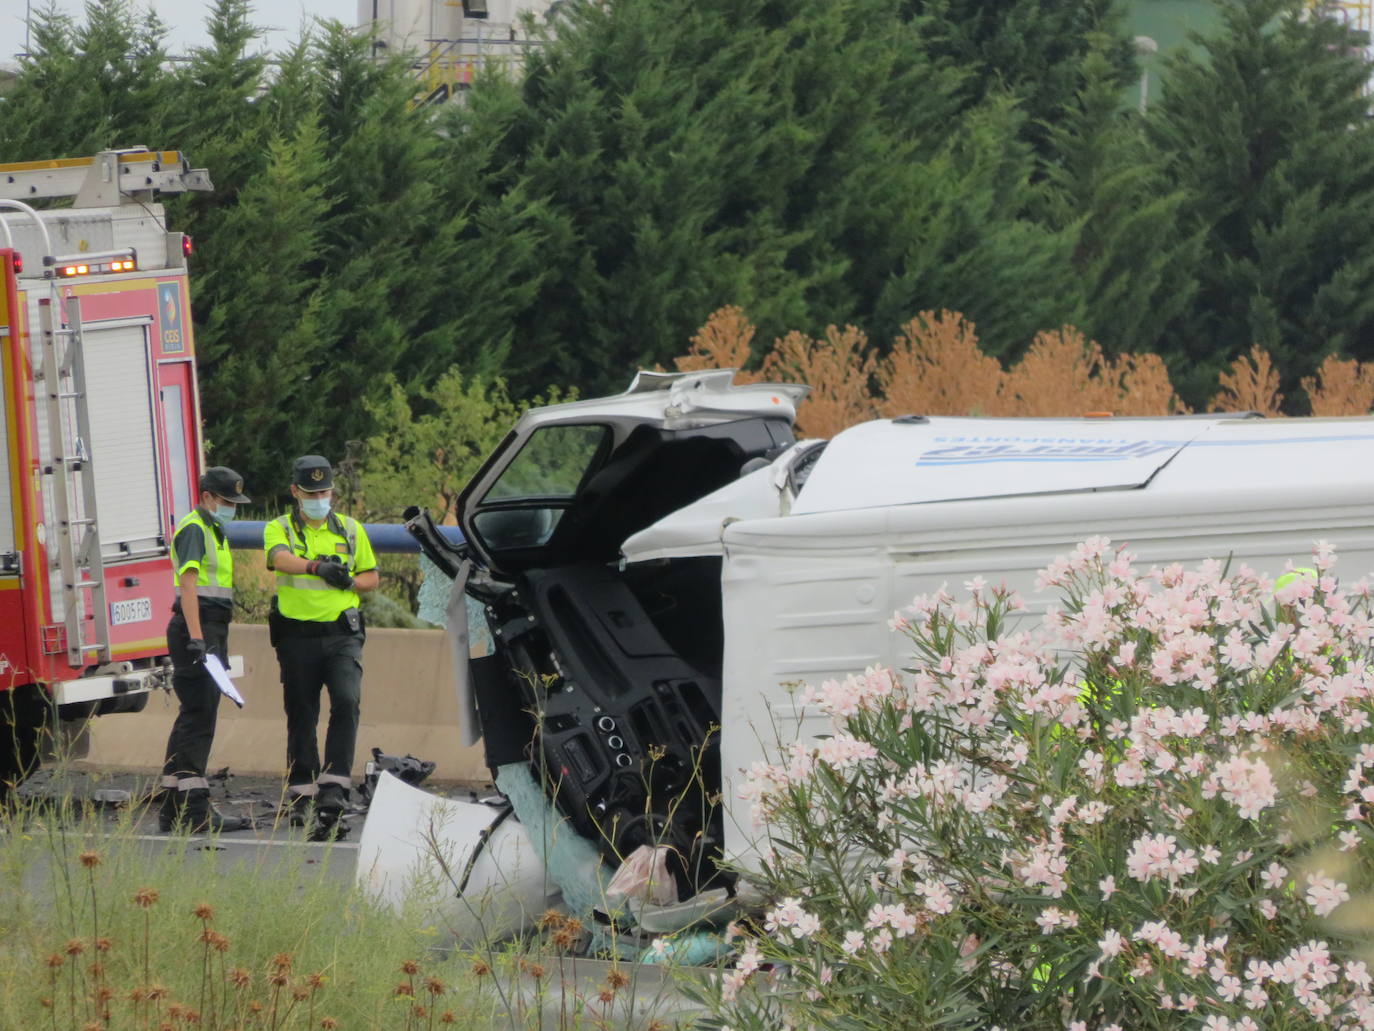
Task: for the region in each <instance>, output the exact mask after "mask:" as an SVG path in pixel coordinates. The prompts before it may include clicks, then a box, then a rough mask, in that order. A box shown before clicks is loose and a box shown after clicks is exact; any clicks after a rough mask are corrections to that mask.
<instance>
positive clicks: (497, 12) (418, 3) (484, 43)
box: [358, 0, 559, 101]
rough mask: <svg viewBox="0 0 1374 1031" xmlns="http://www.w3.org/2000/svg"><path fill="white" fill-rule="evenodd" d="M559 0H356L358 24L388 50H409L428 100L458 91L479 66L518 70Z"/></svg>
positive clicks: (393, 51) (384, 50) (380, 46)
mask: <svg viewBox="0 0 1374 1031" xmlns="http://www.w3.org/2000/svg"><path fill="white" fill-rule="evenodd" d="M558 2H559V0H358V27H359V28H360V29H362V30H365V31H370V32H372V33H373V34H374V40H375V41H374V44H373V45H374V46H375V47H376V48H377V50H378V51H379V52H385V53H388V54H402V53H408V54H411V55H412V56H413V58H414V67H415V73H416V77H417V78H418V79H419V80H420V82H421V83H422V84H423V93H424V95H425V97H426V98H427V99H429V100H433V101H440V100H445V99H448V98H450V97H453V96H457V95H459V94H461V92H462V90H464V89H465V88H466V87H468V86H469V85H471V83H472V80H473V78H474V77H475V76H476V75H477V71H478V69H479V68H481V67H484V66H488V67H489V66H491V65H497V66H500V67H505V68H507V69H510V70H511V71H517V70H518V69H519V67H520V66H521V64H522V63H523V62H524V55H525V51H526V49H527V48H528V47H530V46H537V45H538V42H539V36H538V33H537V32H536V33H534V34H533V35H532V34H531V32H530V31H529V21H530V19H533V21H534V23H535V24H536V25H539V24H542V23H544V22H545V21H546V20H547V18H548V16H549V13H550V11H551V10H552V9H553V8H554V7H555V5H556V4H557V3H558Z"/></svg>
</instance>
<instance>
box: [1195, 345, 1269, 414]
mask: <svg viewBox="0 0 1374 1031" xmlns="http://www.w3.org/2000/svg"><path fill="white" fill-rule="evenodd" d="M1218 379H1219V382H1220V383H1221V390H1219V391H1218V392H1217V394H1216V396H1215V397H1213V398H1212V403H1211V409H1212V411H1214V412H1259V413H1260V414H1261V415H1269V416H1273V415H1278V414H1279V405H1280V404H1281V403H1282V402H1283V395H1282V394H1280V393H1279V373H1278V370H1277V369H1275V368H1274V363H1273V361H1272V360H1271V359H1270V357H1269V352H1268V351H1266V350H1265V349H1264V348H1262V347H1260V345H1259V344H1256V345H1255V346H1254V347H1252V348H1250V353H1249V354H1248V355H1242V356H1241V357H1239V358H1237V359H1236V360H1235V361H1233V362H1232V363H1231V371H1230V372H1223V373H1222V374H1221V376H1220V377H1218Z"/></svg>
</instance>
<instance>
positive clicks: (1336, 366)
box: [1302, 354, 1374, 415]
mask: <svg viewBox="0 0 1374 1031" xmlns="http://www.w3.org/2000/svg"><path fill="white" fill-rule="evenodd" d="M1302 389H1303V390H1305V391H1306V392H1307V397H1308V400H1309V401H1311V403H1312V414H1313V415H1368V414H1369V412H1370V409H1372V408H1374V363H1364V362H1360V361H1357V360H1356V359H1354V358H1348V359H1345V360H1342V359H1340V358H1337V357H1336V356H1335V355H1334V354H1329V355H1327V356H1326V359H1325V360H1324V361H1323V362H1322V364H1321V368H1319V369H1318V370H1317V374H1316V375H1315V376H1304V377H1303V378H1302Z"/></svg>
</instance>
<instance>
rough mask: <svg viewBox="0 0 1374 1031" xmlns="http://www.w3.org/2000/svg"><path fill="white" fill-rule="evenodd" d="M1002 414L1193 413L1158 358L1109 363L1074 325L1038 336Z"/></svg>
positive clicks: (1006, 383) (1007, 382) (1013, 372)
mask: <svg viewBox="0 0 1374 1031" xmlns="http://www.w3.org/2000/svg"><path fill="white" fill-rule="evenodd" d="M998 400H999V403H998V405H997V414H999V415H1020V416H1038V417H1047V416H1078V415H1083V414H1085V413H1087V412H1110V413H1111V414H1113V415H1169V414H1171V413H1179V412H1185V411H1187V408H1186V407H1185V406H1184V404H1183V403H1182V402H1181V401H1180V400H1179V399H1178V397H1177V395H1175V393H1174V388H1173V385H1172V384H1171V383H1170V382H1169V374H1168V371H1167V370H1166V369H1165V367H1164V362H1163V361H1162V360H1161V359H1160V358H1159V356H1158V355H1153V354H1145V355H1134V354H1124V355H1121V356H1120V357H1118V358H1109V357H1107V355H1105V354H1104V353H1103V351H1102V347H1101V345H1100V344H1098V343H1097V341H1095V340H1088V339H1087V338H1086V337H1085V336H1084V335H1083V334H1082V332H1080V331H1079V330H1077V329H1075V328H1074V327H1073V326H1065V327H1064V328H1063V329H1058V330H1053V331H1047V332H1044V333H1038V334H1036V337H1035V341H1034V343H1032V344H1031V346H1030V350H1028V351H1027V352H1026V355H1025V357H1024V358H1022V359H1021V361H1020V362H1018V363H1017V364H1016V365H1015V366H1013V367H1012V368H1011V369H1010V370H1009V371H1008V372H1007V375H1006V378H1005V379H1004V380H1003V383H1002V391H1001V396H1000V398H999V399H998Z"/></svg>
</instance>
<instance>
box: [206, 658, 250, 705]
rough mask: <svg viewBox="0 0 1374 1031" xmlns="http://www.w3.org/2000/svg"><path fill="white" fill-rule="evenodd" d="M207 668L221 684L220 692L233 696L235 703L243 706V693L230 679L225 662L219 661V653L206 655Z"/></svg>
mask: <svg viewBox="0 0 1374 1031" xmlns="http://www.w3.org/2000/svg"><path fill="white" fill-rule="evenodd" d="M205 668H206V669H208V670H209V671H210V676H212V677H214V678H215V683H216V684H218V685H219V689H220V693H221V694H224V695H227V696H228V697H229V698H231V699H232V700H233V702H234V704H235V705H237V706H238V707H239V708H240V709H242V708H243V695H241V694H239V690H238V688H236V687H235V686H234V682H233V681H232V680H230V679H229V673H228V671H227V670H225V668H224V663H222V662H220V661H219V656H218V655H213V654H211V655H207V656H205Z"/></svg>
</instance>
